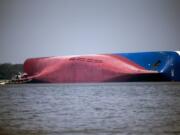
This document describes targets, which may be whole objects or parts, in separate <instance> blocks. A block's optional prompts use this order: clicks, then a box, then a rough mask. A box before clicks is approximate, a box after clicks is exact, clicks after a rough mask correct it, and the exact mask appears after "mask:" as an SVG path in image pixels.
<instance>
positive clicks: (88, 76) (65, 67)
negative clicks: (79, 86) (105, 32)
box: [20, 51, 180, 83]
mask: <svg viewBox="0 0 180 135" xmlns="http://www.w3.org/2000/svg"><path fill="white" fill-rule="evenodd" d="M24 72H25V73H26V74H27V75H26V77H24V78H27V79H29V80H28V81H30V82H44V83H81V82H129V81H180V52H179V51H160V52H137V53H114V54H94V55H76V56H55V57H41V58H30V59H27V60H26V61H25V62H24ZM20 82H21V81H20ZM22 82H24V80H23V81H22Z"/></svg>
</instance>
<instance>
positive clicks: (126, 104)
mask: <svg viewBox="0 0 180 135" xmlns="http://www.w3.org/2000/svg"><path fill="white" fill-rule="evenodd" d="M0 134H3V135H24V134H26V135H31V134H33V135H34V134H35V135H36V134H37V135H44V134H45V135H47V134H48V135H52V134H64V135H71V134H75V135H81V134H82V135H83V134H88V135H89V134H90V135H91V134H92V135H95V134H100V135H101V134H102V135H104V134H108V135H109V134H125V135H127V134H137V135H139V134H163V135H164V134H168V135H169V134H180V83H104V84H103V83H99V84H24V85H7V86H0Z"/></svg>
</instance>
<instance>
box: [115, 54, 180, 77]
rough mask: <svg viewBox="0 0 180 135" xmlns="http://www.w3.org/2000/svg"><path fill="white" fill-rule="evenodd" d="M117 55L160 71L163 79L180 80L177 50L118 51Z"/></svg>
mask: <svg viewBox="0 0 180 135" xmlns="http://www.w3.org/2000/svg"><path fill="white" fill-rule="evenodd" d="M115 55H117V56H123V57H125V58H127V59H129V60H131V61H133V62H134V63H136V64H138V65H140V66H142V67H144V68H145V69H147V70H154V71H158V72H159V77H160V80H162V81H180V55H179V54H178V53H177V52H171V51H162V52H141V53H118V54H115ZM149 77H153V76H149ZM157 77H158V76H157Z"/></svg>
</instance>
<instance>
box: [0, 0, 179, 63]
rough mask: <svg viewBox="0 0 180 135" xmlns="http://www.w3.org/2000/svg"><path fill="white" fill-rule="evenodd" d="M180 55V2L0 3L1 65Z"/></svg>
mask: <svg viewBox="0 0 180 135" xmlns="http://www.w3.org/2000/svg"><path fill="white" fill-rule="evenodd" d="M157 50H180V0H0V63H3V62H12V63H21V62H23V61H24V60H25V59H26V58H29V57H42V56H57V55H74V54H96V53H117V52H137V51H157Z"/></svg>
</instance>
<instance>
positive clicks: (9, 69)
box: [0, 63, 23, 80]
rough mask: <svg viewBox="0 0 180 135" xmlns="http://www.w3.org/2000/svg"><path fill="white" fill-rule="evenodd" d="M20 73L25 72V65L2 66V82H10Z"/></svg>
mask: <svg viewBox="0 0 180 135" xmlns="http://www.w3.org/2000/svg"><path fill="white" fill-rule="evenodd" d="M19 72H23V64H11V63H3V64H0V80H8V79H11V78H12V77H13V76H15V75H17V74H18V73H19Z"/></svg>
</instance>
